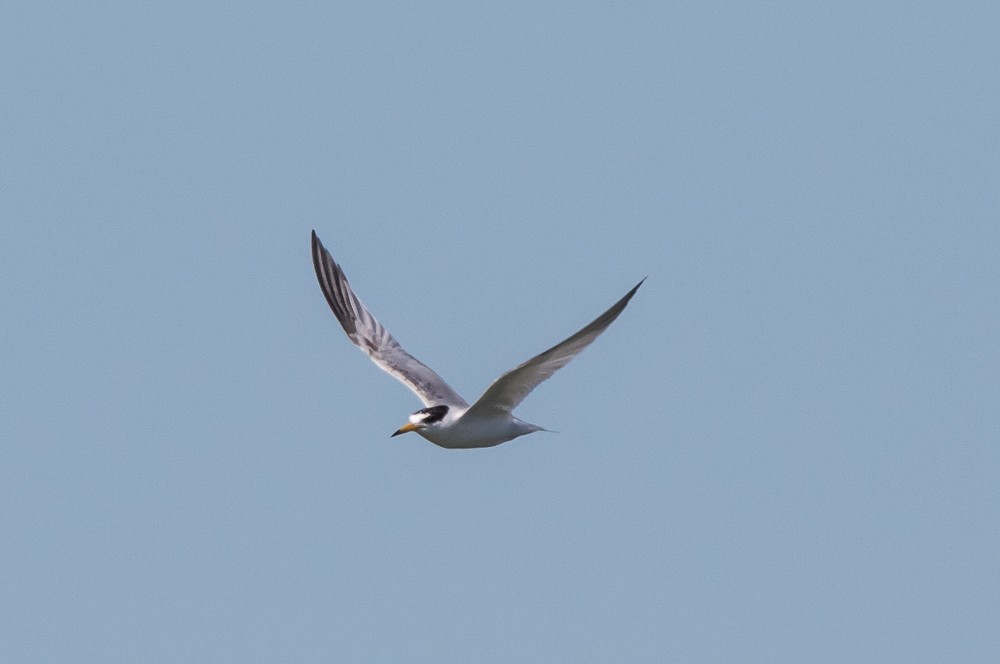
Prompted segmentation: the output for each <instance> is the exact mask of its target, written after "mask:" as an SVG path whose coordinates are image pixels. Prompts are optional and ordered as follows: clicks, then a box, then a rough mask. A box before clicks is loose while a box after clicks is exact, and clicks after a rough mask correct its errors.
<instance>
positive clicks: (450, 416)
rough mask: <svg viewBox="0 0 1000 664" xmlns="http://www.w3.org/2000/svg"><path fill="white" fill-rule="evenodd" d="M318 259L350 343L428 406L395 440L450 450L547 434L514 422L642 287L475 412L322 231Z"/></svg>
mask: <svg viewBox="0 0 1000 664" xmlns="http://www.w3.org/2000/svg"><path fill="white" fill-rule="evenodd" d="M312 257H313V265H314V267H315V268H316V278H317V279H319V285H320V288H321V289H322V291H323V295H324V296H325V297H326V301H327V302H328V303H329V305H330V308H331V309H332V310H333V313H334V315H335V316H336V317H337V320H338V321H340V324H341V326H342V327H343V328H344V331H345V332H346V333H347V337H348V338H349V339H350V340H351V341H352V342H353V343H354V344H355V345H356V346H357V347H358V348H360V349H361V350H362V351H364V352H365V353H366V354H367V355H368V357H370V358H371V359H372V361H373V362H375V364H377V365H378V366H380V367H381V368H382V369H383V370H384V371H386V372H387V373H389V374H391V375H392V376H394V377H396V378H397V379H398V380H399V381H401V382H402V383H403V384H404V385H406V386H407V387H409V388H410V389H411V390H413V392H415V393H416V395H417V396H418V397H419V398H420V400H421V401H422V402H423V404H424V406H425V407H424V408H422V409H421V410H418V411H417V412H415V413H413V414H412V415H410V418H409V423H407V424H405V425H403V426H402V427H400V428H399V429H398V430H397V431H396V432H395V433H394V434H392V435H393V436H396V435H398V434H401V433H406V432H407V431H416V432H417V433H419V434H420V435H421V436H423V437H424V438H426V439H427V440H429V441H431V442H432V443H435V444H437V445H440V446H441V447H447V448H472V447H492V446H493V445H499V444H500V443H504V442H507V441H508V440H512V439H514V438H517V437H518V436H523V435H524V434H527V433H531V432H533V431H544V429H542V427H540V426H537V425H534V424H529V423H527V422H524V421H523V420H519V419H518V418H516V417H514V415H513V414H512V411H513V410H514V408H515V407H516V406H517V405H518V404H519V403H521V401H523V400H524V398H525V397H526V396H528V394H529V393H530V392H531V391H532V390H533V389H535V388H536V387H537V386H538V384H539V383H541V382H542V381H544V380H546V379H548V378H550V377H551V376H552V374H554V373H555V372H556V371H558V370H559V369H561V368H562V367H564V366H566V364H567V363H568V362H569V361H570V360H572V359H573V358H574V357H576V356H577V355H579V354H580V352H581V351H582V350H583V349H584V348H586V347H587V346H589V345H590V344H591V343H593V341H594V339H596V338H597V337H599V336H600V335H601V333H602V332H604V330H606V329H607V328H608V326H609V325H611V323H613V322H614V320H615V319H616V318H618V316H619V315H620V314H621V312H622V311H624V309H625V305H627V304H628V302H629V300H630V299H632V296H633V295H635V292H636V291H637V290H638V289H639V286H641V285H642V281H640V282H639V283H638V284H636V285H635V287H633V288H632V290H630V291H629V292H628V293H626V294H625V296H624V297H622V298H621V299H620V300H618V301H617V302H616V303H615V304H614V305H612V306H611V308H610V309H608V310H607V311H605V312H604V313H603V314H601V315H600V316H598V317H597V318H596V319H595V320H594V321H593V322H592V323H590V324H589V325H587V326H586V327H584V328H583V329H582V330H580V331H579V332H577V333H576V334H574V335H573V336H571V337H569V338H568V339H566V340H565V341H562V342H561V343H558V344H556V345H555V346H553V347H552V348H550V349H548V350H547V351H545V352H544V353H541V354H539V355H536V356H535V357H533V358H531V359H530V360H528V361H527V362H524V363H522V364H520V365H519V366H517V367H515V368H513V369H511V370H510V371H508V372H507V373H505V374H503V375H502V376H500V377H499V378H497V379H496V380H495V381H493V384H491V385H490V386H489V387H488V388H487V389H486V391H485V392H483V394H482V396H480V397H479V399H477V400H476V402H475V403H473V404H472V405H471V406H470V405H469V404H468V403H467V402H466V401H465V400H464V399H463V398H462V397H461V396H459V394H458V393H457V392H455V390H453V389H451V387H450V386H449V385H448V383H446V382H444V379H442V378H441V377H440V376H439V375H437V374H436V373H435V372H434V370H433V369H431V368H430V367H428V366H427V365H426V364H424V363H423V362H421V361H420V360H418V359H416V358H415V357H413V356H412V355H410V354H409V353H407V352H406V351H405V350H404V349H403V347H402V346H400V345H399V342H397V341H396V340H395V339H394V338H393V336H392V335H391V334H389V331H388V330H386V329H385V328H384V327H383V326H382V324H381V323H379V322H378V320H376V319H375V317H374V316H372V315H371V313H370V312H369V311H368V310H367V309H366V308H365V306H364V305H363V304H362V303H361V300H359V299H358V296H357V295H355V294H354V291H353V290H352V289H351V285H350V284H349V283H348V282H347V277H346V276H344V271H343V270H342V269H341V268H340V266H339V265H337V263H336V262H335V261H334V260H333V258H332V257H331V256H330V252H328V251H327V250H326V248H325V247H324V246H323V243H322V242H320V240H319V238H318V237H317V236H316V231H313V234H312ZM643 281H645V280H643Z"/></svg>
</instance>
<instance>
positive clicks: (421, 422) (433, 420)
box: [389, 406, 448, 438]
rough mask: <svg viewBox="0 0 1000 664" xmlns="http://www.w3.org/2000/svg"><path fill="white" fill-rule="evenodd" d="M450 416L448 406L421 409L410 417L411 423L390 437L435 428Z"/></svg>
mask: <svg viewBox="0 0 1000 664" xmlns="http://www.w3.org/2000/svg"><path fill="white" fill-rule="evenodd" d="M447 414H448V406H430V407H428V408H421V409H420V410H418V411H417V412H415V413H413V414H412V415H410V418H409V419H410V421H409V422H407V423H406V424H404V425H403V426H401V427H399V428H398V429H396V432H395V433H394V434H392V436H389V437H390V438H392V437H393V436H398V435H399V434H401V433H406V432H407V431H419V430H420V429H426V428H428V427H433V426H436V425H438V424H440V423H441V421H442V420H443V419H444V417H445V415H447Z"/></svg>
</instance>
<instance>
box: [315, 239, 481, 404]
mask: <svg viewBox="0 0 1000 664" xmlns="http://www.w3.org/2000/svg"><path fill="white" fill-rule="evenodd" d="M312 258H313V266H315V268H316V278H317V279H319V287H320V288H321V289H322V290H323V295H324V296H326V301H327V302H328V303H329V304H330V308H331V309H333V315H334V316H336V317H337V320H338V321H340V324H341V326H342V327H343V328H344V332H346V333H347V337H348V338H349V339H350V340H351V341H352V342H354V345H355V346H357V347H358V348H360V349H361V350H362V351H364V352H365V353H367V355H368V357H370V358H371V359H372V361H373V362H374V363H375V364H377V365H379V366H380V367H382V369H383V370H384V371H385V372H387V373H389V374H390V375H392V376H394V377H396V379H398V380H399V381H401V382H402V383H403V384H404V385H406V386H407V387H408V388H410V389H411V390H413V391H414V392H415V393H416V394H417V396H418V397H420V400H421V401H423V402H424V405H425V406H436V405H438V404H444V405H448V406H459V407H464V406H466V405H468V404H466V402H465V400H464V399H462V397H460V396H459V395H458V393H457V392H455V390H453V389H451V387H450V386H449V385H448V383H446V382H444V379H442V378H441V376H438V375H437V374H436V373H434V370H433V369H431V368H430V367H428V366H427V365H426V364H424V363H423V362H421V361H420V360H418V359H417V358H415V357H413V356H412V355H410V354H409V353H407V352H406V351H405V350H403V347H402V346H400V345H399V342H398V341H396V340H395V339H394V338H393V336H392V335H391V334H389V331H388V330H386V329H385V328H384V327H382V324H381V323H379V322H378V321H377V320H375V317H374V316H372V315H371V313H369V311H368V310H367V309H365V305H363V304H361V300H359V299H358V296H357V295H355V294H354V291H353V290H351V285H350V284H349V283H347V277H346V276H344V271H343V270H341V269H340V266H339V265H337V263H336V262H335V261H334V260H333V258H332V257H331V256H330V252H329V251H327V250H326V247H324V246H323V243H322V242H320V241H319V238H318V237H317V236H316V231H313V234H312Z"/></svg>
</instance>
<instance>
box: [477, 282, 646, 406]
mask: <svg viewBox="0 0 1000 664" xmlns="http://www.w3.org/2000/svg"><path fill="white" fill-rule="evenodd" d="M642 281H645V279H643V280H642ZM642 281H640V282H639V283H637V284H636V285H635V288H633V289H632V290H630V291H629V292H628V293H626V294H625V297H623V298H622V299H620V300H618V301H617V302H615V303H614V305H612V307H611V308H610V309H608V310H607V311H605V312H604V313H603V314H601V315H600V316H598V317H597V318H596V319H595V320H594V322H592V323H591V324H590V325H588V326H586V327H585V328H583V329H582V330H580V331H579V332H577V333H576V334H574V335H573V336H571V337H570V338H569V339H566V340H565V341H563V342H562V343H559V344H556V345H555V346H553V347H552V348H550V349H548V350H547V351H545V352H544V353H542V354H540V355H536V356H535V357H533V358H531V359H530V360H528V361H527V362H524V363H523V364H521V365H519V366H518V367H516V368H514V369H511V370H510V371H508V372H507V373H505V374H504V375H502V376H500V377H499V378H497V379H496V380H495V381H493V384H492V385H490V386H489V387H488V388H486V391H485V392H483V395H482V396H481V397H479V399H478V400H476V402H475V403H474V404H472V407H471V408H469V410H468V412H467V413H466V414H468V415H478V416H483V417H502V416H504V415H509V414H510V412H511V411H512V410H513V409H514V408H515V407H516V406H517V404H519V403H521V401H523V400H524V397H526V396H528V393H529V392H531V391H532V390H533V389H535V388H536V387H538V385H539V383H541V382H542V381H543V380H546V379H548V378H550V377H551V376H552V374H554V373H555V372H556V371H558V370H559V369H562V368H563V367H564V366H566V365H567V364H568V363H569V361H570V360H572V359H573V358H574V357H576V356H577V355H579V354H580V352H581V351H582V350H583V349H584V348H586V347H587V346H589V345H590V344H591V343H593V341H594V339H596V338H597V337H599V336H600V335H601V333H602V332H604V330H606V329H608V326H609V325H611V323H613V322H614V320H615V319H616V318H618V316H619V314H621V312H622V311H624V310H625V305H627V304H628V301H629V300H631V299H632V296H633V295H635V292H636V291H637V290H639V286H641V285H642Z"/></svg>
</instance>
